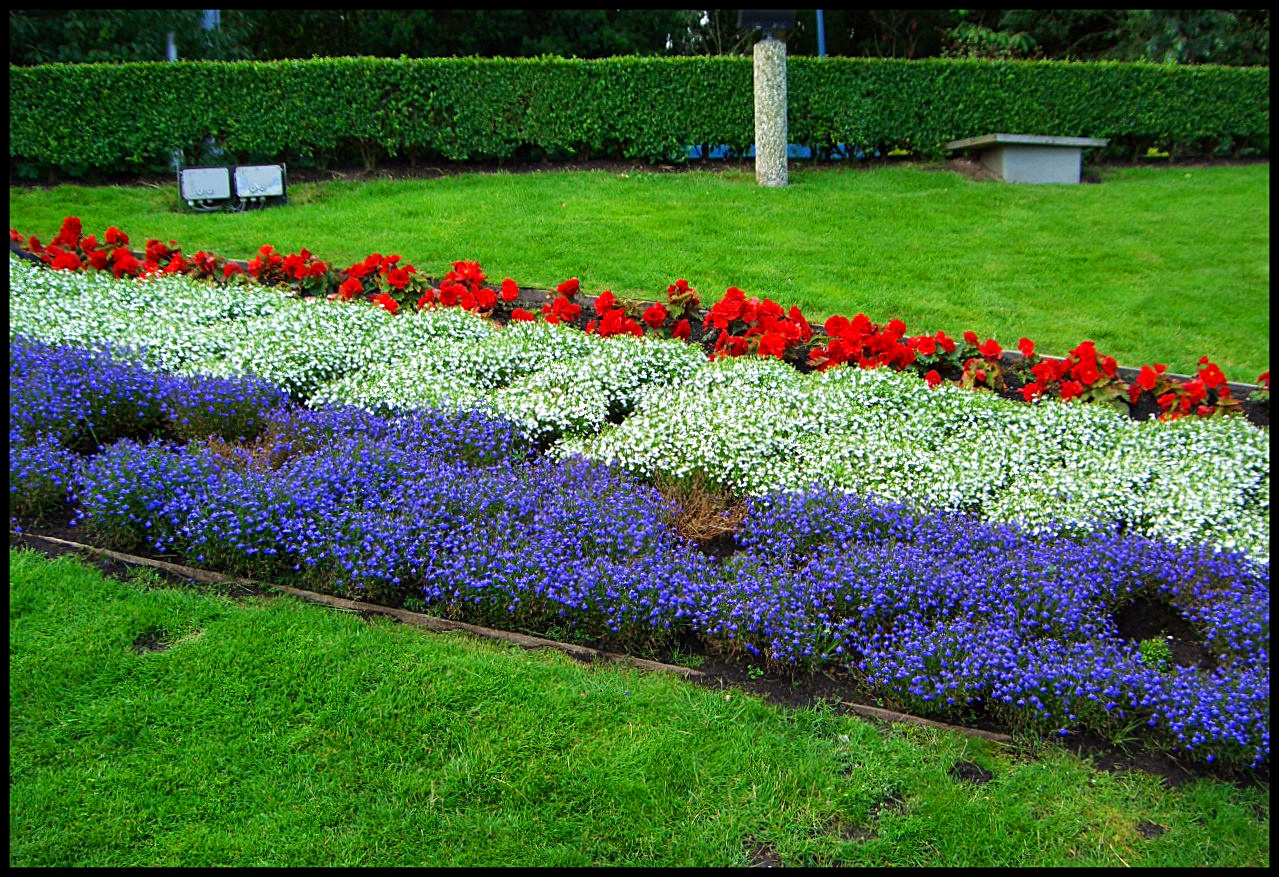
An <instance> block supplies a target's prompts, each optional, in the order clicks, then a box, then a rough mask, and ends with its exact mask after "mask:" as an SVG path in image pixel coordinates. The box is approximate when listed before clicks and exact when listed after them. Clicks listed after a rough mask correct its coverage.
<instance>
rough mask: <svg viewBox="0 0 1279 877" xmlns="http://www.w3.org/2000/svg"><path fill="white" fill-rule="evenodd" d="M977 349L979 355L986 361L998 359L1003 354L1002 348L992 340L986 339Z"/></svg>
mask: <svg viewBox="0 0 1279 877" xmlns="http://www.w3.org/2000/svg"><path fill="white" fill-rule="evenodd" d="M977 349H978V350H979V351H981V355H982V356H984V357H986V358H987V359H999V357H1000V355H1002V354H1003V352H1004V348H1002V347H1000V346H999V343H998V342H997V341H995V339H994V338H987V339H986V343H985V344H982V345H981V346H979V347H978V348H977Z"/></svg>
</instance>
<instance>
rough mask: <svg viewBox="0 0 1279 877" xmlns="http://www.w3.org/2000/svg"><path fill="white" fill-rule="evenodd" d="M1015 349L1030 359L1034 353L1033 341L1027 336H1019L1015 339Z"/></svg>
mask: <svg viewBox="0 0 1279 877" xmlns="http://www.w3.org/2000/svg"><path fill="white" fill-rule="evenodd" d="M1017 350H1018V351H1019V352H1020V353H1021V355H1022V356H1024V357H1026V358H1027V359H1030V358H1031V357H1032V356H1034V355H1035V342H1034V341H1031V340H1030V339H1029V338H1019V339H1017Z"/></svg>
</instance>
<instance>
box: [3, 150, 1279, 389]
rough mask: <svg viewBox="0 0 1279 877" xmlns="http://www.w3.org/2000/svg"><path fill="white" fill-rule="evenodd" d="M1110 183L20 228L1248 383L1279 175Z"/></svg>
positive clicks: (591, 190) (119, 205) (134, 199)
mask: <svg viewBox="0 0 1279 877" xmlns="http://www.w3.org/2000/svg"><path fill="white" fill-rule="evenodd" d="M1101 175H1102V183H1101V184H1100V185H1088V184H1085V185H1079V186H1060V185H1058V186H1019V185H1008V184H1003V183H998V182H991V181H974V180H971V179H969V178H968V177H966V176H963V175H960V174H957V173H954V172H951V171H949V170H946V169H945V166H944V165H940V164H938V165H916V164H910V165H903V166H889V167H877V168H873V169H866V168H858V167H850V168H835V169H814V168H806V167H803V166H798V165H796V166H794V167H792V169H791V174H790V185H789V186H787V187H785V188H780V189H779V188H766V187H760V186H758V185H756V183H755V179H754V175H753V174H749V173H744V172H742V171H740V170H726V171H722V172H709V171H690V172H686V173H678V174H665V173H654V172H647V171H642V170H635V171H632V172H627V173H606V172H602V171H552V172H544V173H529V174H512V173H496V174H481V173H470V174H462V175H457V176H447V177H441V178H436V179H417V180H398V181H389V180H369V181H363V182H361V181H344V180H334V181H330V182H320V183H307V184H296V185H293V186H291V187H290V188H289V204H288V205H287V206H286V207H282V208H277V209H269V210H264V211H256V212H246V213H241V214H195V213H192V212H190V211H187V210H185V209H184V208H183V206H182V203H181V201H180V200H179V198H178V194H177V186H176V183H175V184H173V185H166V186H156V187H139V188H123V187H86V186H78V185H61V186H56V187H53V188H44V189H26V188H12V187H11V188H10V190H9V216H10V225H11V226H12V227H14V228H17V229H18V231H20V232H23V233H25V234H35V235H36V236H38V237H41V239H42V240H44V241H47V240H48V239H49V238H51V237H52V236H53V235H54V234H55V233H56V232H57V230H58V227H59V225H60V223H61V221H62V218H63V217H64V216H67V215H76V216H79V217H80V218H81V220H83V222H84V227H85V231H86V232H87V233H96V234H99V235H100V234H101V233H102V232H103V231H104V230H105V229H106V228H107V226H109V225H115V226H118V227H119V228H121V229H123V230H124V231H125V232H126V233H128V234H129V235H130V237H131V238H132V239H133V242H134V243H135V244H136V245H138V246H139V247H140V246H141V244H142V243H143V242H145V240H146V239H147V238H152V237H154V238H158V239H160V240H165V241H168V240H174V241H176V242H177V243H178V244H179V245H180V246H181V247H183V249H184V250H186V251H187V252H194V251H196V250H199V249H204V250H207V251H211V252H215V253H218V254H221V255H224V256H228V257H232V258H249V257H251V256H252V255H253V254H254V253H255V252H256V250H257V248H258V247H259V246H261V245H262V244H267V243H269V244H272V245H274V246H275V247H276V249H277V250H280V251H281V252H286V253H287V252H297V251H299V250H301V249H302V248H307V249H309V250H310V251H311V252H312V253H315V254H316V255H317V256H319V257H320V258H323V259H327V260H330V261H332V262H333V263H334V264H335V265H336V266H337V267H346V266H347V265H350V264H352V263H354V262H356V261H358V260H361V259H363V258H364V257H365V256H367V255H369V254H370V253H374V252H379V253H383V254H389V253H398V254H400V255H401V256H403V257H404V259H405V260H406V261H408V262H411V263H413V264H415V265H416V266H417V267H418V268H419V270H421V271H422V272H424V273H426V274H428V275H431V276H435V277H439V276H441V275H442V274H443V273H444V272H446V271H447V270H449V267H450V263H451V262H453V261H457V260H462V259H465V260H478V261H479V262H480V264H481V266H482V267H483V268H484V270H485V271H486V272H487V273H488V275H489V277H490V278H492V279H493V280H494V281H499V280H500V279H501V278H502V277H507V276H509V277H512V278H513V279H515V280H516V281H517V282H518V283H520V284H521V285H523V286H531V287H538V288H543V289H551V288H554V286H555V285H556V284H558V283H559V282H561V281H563V280H565V279H567V278H569V277H578V278H580V279H581V281H582V284H583V290H584V291H585V292H587V293H588V294H597V293H599V292H601V291H603V290H605V289H610V290H612V291H613V292H614V293H615V294H617V295H619V296H631V297H640V298H658V297H662V296H664V294H665V290H666V287H667V286H668V285H669V284H670V283H672V282H674V281H675V280H676V279H678V278H680V277H683V278H686V279H687V280H689V282H690V283H692V285H693V286H694V287H695V288H697V289H698V290H699V292H700V293H701V295H702V298H703V301H704V302H705V303H707V304H709V303H711V302H714V301H716V300H718V298H719V297H720V296H722V295H723V293H724V290H725V289H727V288H728V287H729V286H738V287H740V288H742V289H743V290H745V291H746V292H747V293H748V294H749V295H756V296H760V297H769V298H773V299H774V300H776V301H778V302H779V303H782V304H783V305H785V306H787V307H789V306H790V305H793V304H794V305H799V306H800V307H801V308H802V309H803V311H804V313H805V314H806V316H808V317H809V319H810V320H812V321H813V322H818V321H821V320H824V319H825V317H827V316H829V315H831V314H843V315H845V316H852V315H854V314H857V313H865V314H866V315H867V316H869V317H870V318H871V319H872V320H873V321H875V322H881V323H882V322H886V321H887V320H889V319H891V318H894V317H896V318H898V319H901V320H903V321H904V322H905V323H906V325H907V329H908V331H909V332H911V333H919V332H933V331H936V330H938V329H941V330H944V331H946V332H947V333H948V334H950V335H952V337H958V336H959V334H960V333H962V332H963V331H965V330H967V329H972V330H974V331H976V332H977V333H978V334H979V335H981V336H982V337H983V338H985V337H994V338H996V339H997V340H999V341H1000V342H1001V343H1002V344H1004V346H1006V347H1012V346H1013V345H1015V343H1016V342H1017V340H1018V339H1019V338H1020V337H1023V336H1025V337H1029V338H1031V339H1032V340H1034V341H1036V342H1037V344H1038V345H1039V350H1040V352H1042V353H1046V354H1050V355H1053V354H1055V355H1064V354H1065V353H1066V352H1067V351H1068V350H1069V349H1071V348H1073V347H1074V346H1075V345H1077V344H1078V343H1079V342H1081V341H1084V340H1092V341H1094V342H1096V344H1097V348H1098V350H1100V351H1101V352H1103V353H1105V354H1108V355H1112V356H1115V357H1116V358H1117V359H1118V360H1119V362H1120V364H1122V365H1130V366H1140V365H1146V364H1150V363H1154V362H1161V363H1164V364H1166V365H1167V366H1168V367H1169V369H1170V370H1171V371H1173V372H1177V373H1182V374H1188V373H1193V371H1194V370H1195V368H1196V366H1197V363H1198V359H1199V357H1200V356H1205V355H1206V356H1208V357H1209V358H1211V359H1212V360H1213V361H1215V362H1216V363H1217V364H1218V365H1220V366H1221V367H1222V368H1223V369H1224V370H1225V372H1226V374H1227V376H1228V377H1229V378H1230V379H1232V380H1236V381H1241V382H1249V383H1250V382H1253V381H1255V380H1256V377H1257V375H1259V374H1260V373H1261V372H1263V371H1268V370H1269V361H1270V346H1269V345H1270V341H1269V338H1270V317H1269V309H1270V206H1269V204H1270V167H1269V164H1268V163H1266V164H1254V165H1245V166H1227V167H1193V168H1192V167H1178V166H1171V167H1116V168H1105V169H1103V170H1102V172H1101Z"/></svg>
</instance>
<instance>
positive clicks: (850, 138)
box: [9, 56, 1270, 175]
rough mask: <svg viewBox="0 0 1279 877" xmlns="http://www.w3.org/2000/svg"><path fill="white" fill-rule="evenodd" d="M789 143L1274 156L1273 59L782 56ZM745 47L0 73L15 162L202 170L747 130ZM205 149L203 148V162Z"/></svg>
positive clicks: (709, 136) (496, 152) (698, 137)
mask: <svg viewBox="0 0 1279 877" xmlns="http://www.w3.org/2000/svg"><path fill="white" fill-rule="evenodd" d="M787 68H788V94H789V103H790V112H789V133H790V140H791V141H792V142H794V143H801V144H805V145H809V146H812V147H814V149H815V150H817V152H818V154H819V155H823V154H826V152H827V151H829V149H830V148H831V147H833V146H834V145H836V144H847V145H848V146H850V147H854V148H859V149H862V150H865V151H866V152H871V151H873V150H876V149H878V150H880V151H881V153H886V152H887V151H889V150H891V149H905V150H907V151H908V152H910V153H913V154H915V155H918V156H921V157H936V156H940V155H942V154H943V146H944V144H945V143H946V142H948V141H950V140H954V139H958V138H961V137H969V136H975V135H978V134H986V133H992V132H996V131H1001V132H1012V133H1027V134H1052V135H1057V136H1083V137H1105V138H1109V139H1110V140H1111V146H1110V147H1109V150H1108V151H1109V152H1110V153H1111V154H1115V155H1125V154H1141V153H1144V152H1145V150H1146V149H1147V148H1148V147H1157V148H1160V149H1164V150H1167V151H1170V152H1172V153H1173V154H1175V155H1211V154H1213V153H1214V152H1215V151H1218V150H1225V149H1229V150H1232V151H1234V152H1239V151H1241V150H1245V149H1246V150H1252V151H1255V152H1257V153H1260V154H1264V155H1268V154H1269V148H1270V71H1269V68H1237V67H1208V66H1189V67H1187V66H1173V65H1156V64H1119V63H1071V62H1060V61H1034V62H1027V61H971V60H956V59H930V60H923V61H903V60H894V59H862V58H811V57H795V58H791V59H789V60H788V62H787ZM752 77H753V69H752V59H751V58H749V57H743V56H721V57H697V58H637V57H626V58H611V59H606V60H595V61H584V60H578V59H562V58H537V59H501V58H496V59H480V58H427V59H400V60H391V59H378V58H327V59H313V60H309V61H270V62H253V61H250V62H204V61H178V62H173V63H166V62H147V63H131V64H69V65H47V66H40V67H14V66H10V68H9V110H10V113H9V159H10V170H11V172H17V173H19V174H24V173H25V174H31V173H37V172H40V171H48V170H51V169H54V170H58V171H61V172H65V173H70V174H72V175H80V174H83V173H86V172H135V171H142V170H161V169H167V167H168V162H169V156H170V155H171V153H172V150H174V149H182V150H183V151H184V153H185V155H186V160H187V163H188V164H198V163H200V161H201V151H202V149H203V144H204V143H205V142H206V140H207V139H209V138H212V142H213V143H215V144H216V145H217V146H218V147H220V148H221V149H223V150H225V152H226V153H227V155H226V157H224V158H222V159H221V160H218V161H216V162H215V163H230V162H265V161H269V162H276V161H286V162H294V163H300V164H301V165H303V166H306V165H308V164H313V165H315V166H319V167H324V166H326V165H329V164H336V163H347V162H352V161H362V162H363V163H364V164H365V165H366V166H367V167H370V168H372V167H374V166H376V164H377V163H378V162H379V161H380V160H382V159H383V158H384V157H386V156H393V157H400V158H407V159H409V160H418V159H424V160H438V159H443V160H449V161H486V160H502V159H511V158H520V159H527V158H545V159H549V160H582V159H588V158H603V157H613V158H623V159H630V160H636V161H642V162H662V161H677V162H681V161H685V160H686V158H687V147H688V146H690V145H707V146H717V145H720V144H725V145H727V146H729V147H730V148H732V149H734V150H737V151H744V150H745V149H746V147H748V146H749V145H750V144H751V143H752V142H753V141H754V91H753V86H752ZM205 160H207V157H206V159H205Z"/></svg>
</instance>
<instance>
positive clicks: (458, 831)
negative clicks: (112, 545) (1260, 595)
mask: <svg viewBox="0 0 1279 877" xmlns="http://www.w3.org/2000/svg"><path fill="white" fill-rule="evenodd" d="M9 574H10V582H9V601H10V610H9V674H10V688H9V697H10V701H9V703H10V705H9V752H10V755H9V759H10V766H9V776H10V781H9V864H10V865H11V866H20V867H21V866H28V867H29V866H44V867H52V866H72V867H95V866H114V867H145V866H179V867H189V866H225V867H247V866H257V865H267V866H326V865H328V866H334V865H337V866H343V865H362V866H379V867H380V866H407V865H438V866H444V865H456V866H494V865H533V866H600V865H605V866H607V865H637V866H659V867H660V866H689V865H709V866H716V865H718V866H734V865H737V866H741V865H748V864H751V863H752V862H758V861H765V860H771V861H773V862H774V863H780V864H785V865H835V864H840V865H871V866H912V865H940V866H958V867H977V866H1071V865H1083V866H1121V865H1122V866H1165V867H1231V866H1265V865H1267V864H1268V863H1269V841H1270V828H1269V825H1270V823H1269V808H1270V797H1269V792H1268V788H1267V787H1266V786H1254V787H1251V788H1239V787H1236V786H1233V785H1230V784H1228V783H1225V782H1219V781H1209V780H1197V781H1194V782H1192V783H1190V784H1188V785H1185V786H1182V787H1180V788H1176V789H1170V788H1168V787H1167V786H1166V785H1164V784H1163V783H1162V782H1161V781H1159V780H1158V779H1156V778H1155V777H1153V776H1150V775H1146V774H1142V773H1106V772H1102V771H1099V770H1095V769H1093V768H1092V767H1091V766H1090V765H1089V764H1088V763H1086V762H1083V761H1081V760H1080V759H1079V758H1077V757H1076V756H1073V755H1071V754H1069V753H1067V752H1065V751H1063V750H1062V749H1060V748H1058V747H1056V746H1052V745H1049V746H1044V747H1041V748H1039V749H1038V750H1037V751H1034V752H1030V751H1028V750H1026V749H1024V748H1022V747H1020V746H1018V747H1002V746H999V745H997V744H994V743H990V742H987V741H982V740H975V739H971V738H968V737H965V736H962V735H959V734H956V733H952V732H943V731H938V730H932V729H923V728H915V727H910V726H887V725H880V724H876V723H871V722H868V721H864V720H861V719H856V718H851V717H846V716H841V715H838V714H836V712H835V711H834V710H833V709H831V708H829V707H823V708H817V709H807V710H799V711H788V710H785V709H782V708H778V707H773V706H770V705H767V704H765V703H763V702H761V701H759V700H758V699H756V698H755V697H753V696H749V695H746V694H744V693H741V692H737V691H732V690H711V689H707V688H704V687H701V686H698V685H696V684H694V683H690V682H686V681H683V680H682V679H680V678H678V677H675V676H673V675H670V674H658V673H644V672H640V671H637V670H633V669H629V668H622V667H619V666H615V665H607V664H601V665H593V666H586V665H582V664H579V663H576V662H574V661H573V660H571V659H569V658H567V657H565V656H563V655H560V654H558V653H550V652H525V651H522V650H520V649H518V648H516V647H514V646H509V645H499V644H495V643H493V642H490V641H481V640H476V639H474V638H471V637H469V636H466V635H460V634H443V635H442V634H436V633H429V632H426V631H424V630H423V629H420V628H417V627H412V626H408V625H397V624H393V623H391V622H389V621H386V620H380V619H372V620H365V619H363V618H361V617H360V616H358V615H354V614H351V613H346V612H339V611H335V610H332V609H328V608H323V607H320V606H316V605H312V604H308V603H304V602H302V601H299V600H296V599H294V598H291V597H250V598H246V599H233V598H232V597H231V596H229V595H227V594H225V593H217V592H215V591H213V590H207V589H206V590H203V591H200V590H195V589H194V588H181V587H172V586H163V583H162V582H161V581H160V580H159V579H158V578H157V577H156V576H154V575H153V574H147V573H143V574H139V575H136V576H135V577H134V578H133V579H131V580H129V581H126V582H121V581H117V580H113V579H105V578H103V576H102V575H101V574H100V573H99V572H98V571H97V570H95V569H93V568H92V567H91V566H88V565H87V564H85V563H84V562H80V561H75V560H71V559H69V558H62V559H59V560H55V561H50V560H48V559H46V558H43V557H42V556H40V555H37V554H34V553H32V552H29V551H15V550H13V549H11V550H10V555H9ZM148 643H149V644H154V645H158V646H161V648H160V650H155V651H153V650H149V649H147V648H145V647H144V646H145V645H146V644H148ZM962 762H971V763H973V764H976V765H979V766H980V767H982V768H984V769H985V770H987V771H989V772H990V773H991V774H992V779H991V780H990V781H989V782H987V783H985V784H984V785H975V784H972V783H970V782H966V781H964V780H962V779H958V778H956V777H954V776H952V773H951V771H952V769H953V768H955V767H956V765H958V764H960V763H962ZM1152 826H1158V828H1153V827H1152ZM1159 829H1163V831H1162V832H1161V831H1160V830H1159Z"/></svg>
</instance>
